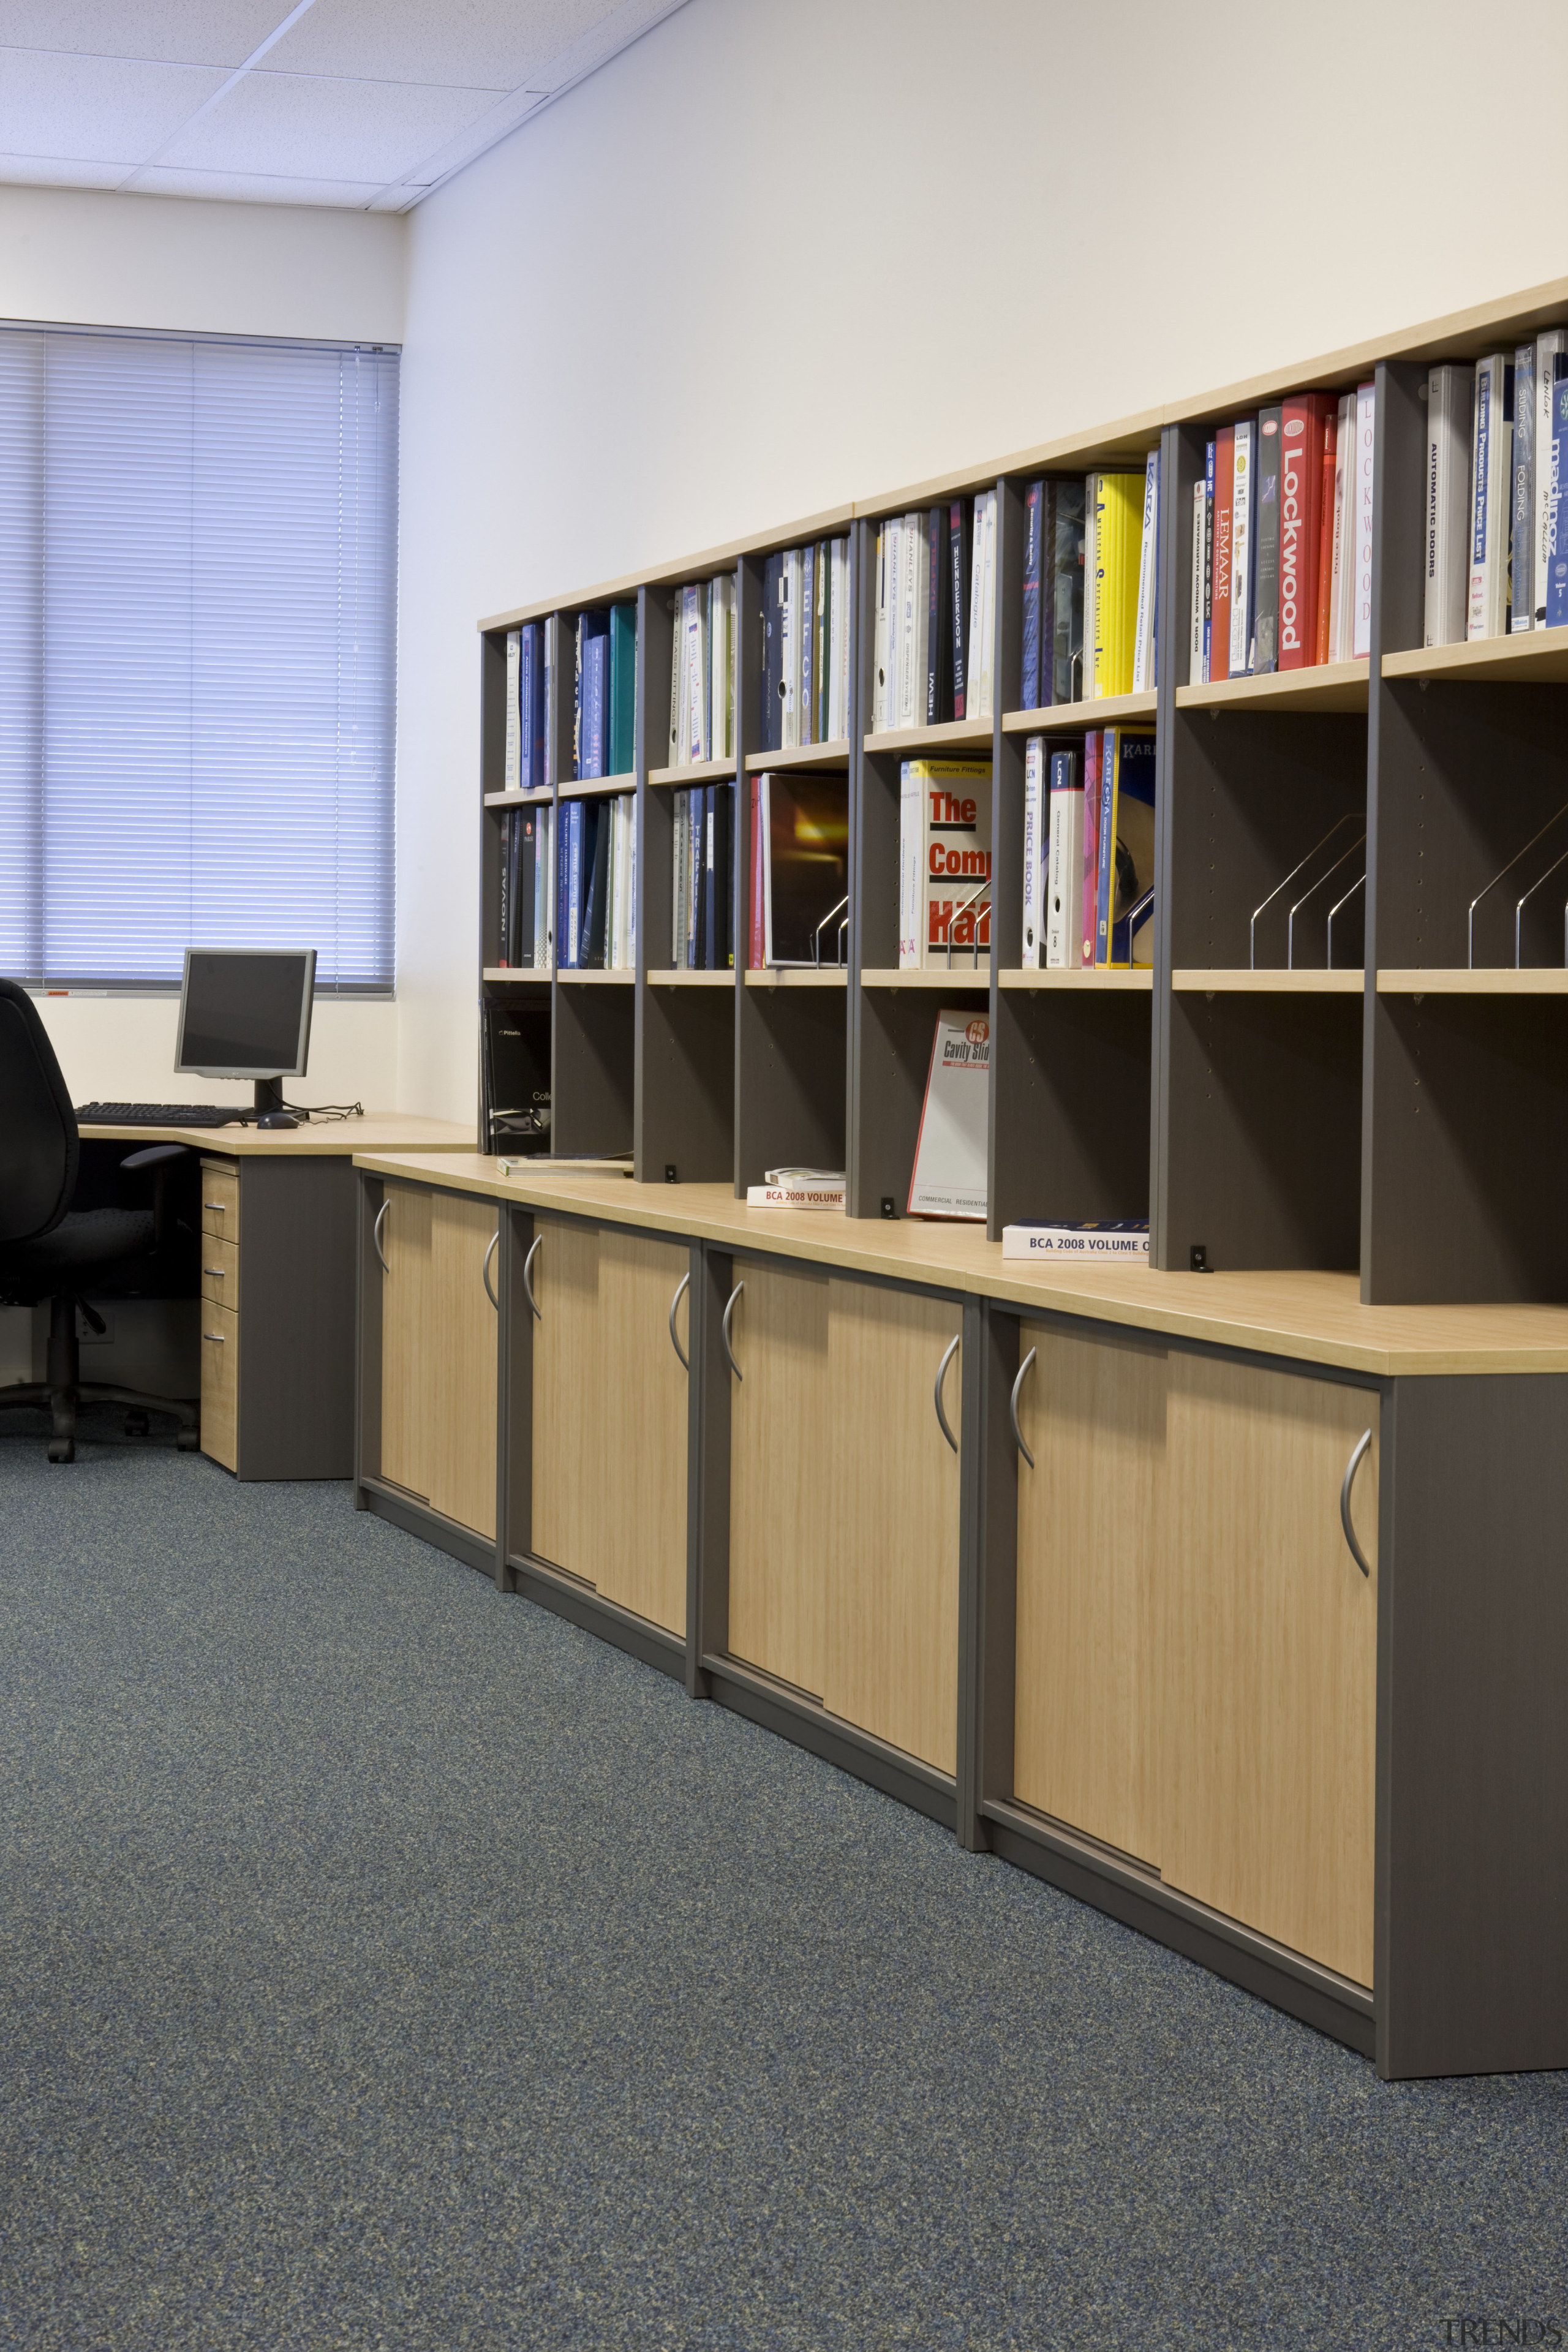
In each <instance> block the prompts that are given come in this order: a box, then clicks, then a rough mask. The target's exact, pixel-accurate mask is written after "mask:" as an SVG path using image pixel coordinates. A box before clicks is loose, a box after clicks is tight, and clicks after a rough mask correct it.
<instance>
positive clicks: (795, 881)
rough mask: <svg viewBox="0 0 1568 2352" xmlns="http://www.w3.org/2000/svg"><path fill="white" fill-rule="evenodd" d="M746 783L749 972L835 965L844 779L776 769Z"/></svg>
mask: <svg viewBox="0 0 1568 2352" xmlns="http://www.w3.org/2000/svg"><path fill="white" fill-rule="evenodd" d="M749 782H750V785H751V818H752V866H751V895H750V908H751V922H750V940H749V948H748V953H749V958H750V962H751V968H752V971H766V970H767V969H769V968H770V967H773V966H776V967H781V968H783V967H794V966H800V965H816V964H835V965H836V964H837V962H838V961H839V955H838V940H839V936H840V930H839V922H838V921H837V920H836V917H839V916H841V914H842V911H843V904H844V899H845V897H846V894H847V890H848V887H849V793H848V786H847V779H846V778H845V777H844V776H842V775H832V774H818V773H816V772H813V771H812V770H811V769H809V768H783V769H778V770H772V769H765V770H763V772H762V773H761V774H760V775H753V776H752V777H751V778H750V779H749Z"/></svg>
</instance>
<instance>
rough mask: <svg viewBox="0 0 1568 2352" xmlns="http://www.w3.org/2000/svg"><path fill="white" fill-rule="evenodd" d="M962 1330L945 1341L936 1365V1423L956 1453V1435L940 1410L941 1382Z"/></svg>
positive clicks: (955, 1353)
mask: <svg viewBox="0 0 1568 2352" xmlns="http://www.w3.org/2000/svg"><path fill="white" fill-rule="evenodd" d="M961 1339H963V1332H962V1331H955V1332H954V1333H953V1335H952V1339H950V1340H949V1341H948V1343H947V1347H946V1349H945V1351H944V1353H943V1356H942V1361H941V1363H940V1364H939V1365H938V1366H937V1368H936V1418H937V1423H938V1426H939V1427H940V1429H941V1431H942V1435H943V1436H944V1437H945V1438H946V1440H947V1442H948V1444H950V1445H951V1446H952V1450H953V1452H954V1453H955V1454H956V1453H957V1451H958V1440H957V1438H956V1437H954V1435H953V1433H952V1427H951V1425H950V1423H949V1422H948V1418H947V1414H946V1413H945V1412H943V1410H942V1382H943V1381H945V1380H946V1378H947V1368H948V1366H949V1364H951V1363H952V1360H953V1358H954V1356H956V1355H957V1353H958V1343H959V1341H960V1340H961Z"/></svg>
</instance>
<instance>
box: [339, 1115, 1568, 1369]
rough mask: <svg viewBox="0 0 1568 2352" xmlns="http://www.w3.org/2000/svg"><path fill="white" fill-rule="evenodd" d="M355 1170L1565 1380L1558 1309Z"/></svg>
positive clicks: (1564, 1333)
mask: <svg viewBox="0 0 1568 2352" xmlns="http://www.w3.org/2000/svg"><path fill="white" fill-rule="evenodd" d="M367 1124H368V1122H367ZM354 1165H355V1167H356V1168H363V1169H364V1170H366V1171H368V1172H369V1173H371V1174H373V1175H380V1176H394V1177H402V1178H403V1179H405V1181H409V1182H426V1183H438V1184H441V1185H444V1186H446V1187H447V1188H448V1189H450V1190H453V1191H457V1192H478V1193H482V1194H484V1195H486V1196H488V1197H489V1198H490V1199H493V1200H499V1201H511V1202H516V1203H517V1204H518V1205H519V1206H520V1207H522V1208H541V1209H556V1210H563V1211H565V1212H567V1213H573V1212H574V1213H576V1214H578V1215H580V1216H593V1217H602V1218H605V1219H607V1220H608V1221H609V1222H611V1223H616V1224H626V1225H639V1226H641V1227H643V1228H644V1229H645V1230H646V1231H649V1232H654V1233H664V1234H681V1235H684V1236H689V1237H691V1238H695V1239H697V1240H700V1241H707V1242H713V1243H717V1244H720V1245H721V1247H724V1248H727V1249H731V1250H733V1251H735V1252H736V1253H737V1254H742V1253H744V1252H745V1251H747V1250H752V1251H758V1252H763V1253H765V1254H767V1255H773V1256H781V1257H794V1258H800V1259H803V1260H804V1261H805V1262H806V1263H807V1264H810V1265H821V1266H825V1267H828V1268H831V1269H833V1270H835V1271H840V1272H845V1273H851V1274H868V1275H879V1276H883V1277H884V1278H888V1279H891V1280H894V1281H903V1282H918V1283H923V1284H927V1285H929V1286H931V1287H933V1288H936V1289H945V1290H953V1291H958V1292H961V1293H962V1292H968V1293H972V1294H974V1295H977V1296H983V1297H987V1298H994V1299H998V1300H1001V1301H1003V1302H1004V1303H1005V1305H1007V1306H1010V1307H1020V1308H1022V1309H1023V1310H1024V1311H1025V1312H1026V1313H1027V1312H1029V1311H1030V1310H1033V1311H1034V1312H1035V1313H1037V1314H1048V1313H1056V1314H1061V1315H1079V1316H1083V1317H1084V1318H1087V1319H1088V1320H1089V1321H1092V1322H1097V1323H1111V1324H1120V1325H1121V1326H1122V1327H1123V1328H1131V1329H1135V1330H1142V1331H1149V1332H1156V1333H1164V1334H1166V1335H1167V1336H1169V1337H1170V1338H1173V1339H1199V1340H1207V1341H1209V1342H1211V1343H1212V1344H1214V1345H1216V1346H1221V1347H1229V1348H1250V1349H1257V1350H1258V1353H1260V1354H1263V1355H1270V1356H1287V1357H1291V1358H1293V1359H1295V1360H1297V1361H1299V1362H1304V1363H1315V1364H1325V1365H1335V1366H1338V1367H1340V1368H1341V1369H1342V1370H1345V1371H1355V1372H1363V1373H1370V1374H1372V1375H1373V1376H1374V1377H1377V1378H1380V1379H1385V1380H1388V1379H1394V1378H1396V1377H1400V1376H1408V1375H1411V1374H1426V1375H1437V1374H1449V1375H1452V1374H1458V1373H1474V1372H1481V1373H1493V1372H1515V1373H1518V1372H1564V1371H1568V1307H1510V1306H1459V1307H1451V1306H1446V1307H1363V1305H1362V1303H1361V1298H1360V1295H1359V1289H1358V1286H1357V1281H1356V1277H1355V1276H1354V1275H1352V1274H1316V1273H1300V1272H1293V1271H1289V1270H1287V1271H1282V1272H1278V1273H1240V1274H1226V1273H1223V1272H1222V1273H1216V1274H1159V1273H1154V1272H1152V1271H1151V1270H1150V1269H1149V1268H1148V1267H1146V1266H1130V1265H1116V1266H1109V1265H1108V1266H1093V1267H1088V1266H1068V1265H1057V1266H1052V1267H1048V1268H1047V1267H1044V1266H1037V1265H1027V1264H1025V1263H1023V1262H1020V1261H1019V1260H1016V1259H1005V1258H1004V1257H1003V1255H1002V1245H1001V1244H1000V1243H999V1242H990V1241H987V1240H986V1238H985V1235H984V1232H983V1231H982V1230H981V1229H980V1228H979V1227H978V1226H970V1225H948V1224H926V1223H920V1222H919V1221H917V1220H915V1219H912V1218H911V1219H900V1220H899V1222H898V1223H881V1222H879V1220H877V1219H875V1218H846V1217H842V1216H837V1215H835V1214H833V1213H822V1212H820V1211H808V1210H799V1209H748V1208H747V1207H746V1205H745V1203H744V1202H741V1201H737V1200H736V1198H735V1196H734V1193H733V1192H731V1188H730V1187H729V1185H728V1184H679V1185H672V1184H637V1183H634V1182H633V1181H630V1179H628V1178H626V1177H624V1176H619V1175H614V1174H607V1173H595V1174H588V1173H583V1174H567V1173H564V1172H559V1173H552V1172H551V1171H550V1167H549V1162H548V1161H544V1160H542V1161H539V1162H537V1163H533V1164H528V1163H522V1162H519V1161H517V1160H513V1161H511V1163H510V1167H511V1173H510V1175H509V1176H502V1175H501V1173H500V1164H499V1162H498V1161H496V1160H488V1159H484V1158H481V1157H480V1156H479V1154H478V1153H474V1152H458V1151H452V1152H445V1151H443V1152H437V1153H430V1152H398V1151H382V1150H359V1151H357V1152H356V1153H355V1155H354Z"/></svg>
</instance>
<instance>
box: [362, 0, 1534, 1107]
mask: <svg viewBox="0 0 1568 2352" xmlns="http://www.w3.org/2000/svg"><path fill="white" fill-rule="evenodd" d="M1509 27H1510V29H1509V37H1508V39H1507V40H1506V41H1502V42H1497V43H1489V42H1485V41H1480V42H1478V41H1477V40H1476V39H1475V38H1474V23H1473V16H1472V13H1471V12H1470V11H1469V10H1468V9H1461V8H1460V7H1459V6H1458V5H1456V0H1432V5H1415V4H1414V0H1371V5H1363V6H1361V7H1359V8H1357V9H1356V10H1355V11H1354V12H1353V13H1352V15H1351V16H1345V17H1343V18H1339V17H1336V18H1334V19H1333V20H1332V31H1331V37H1329V38H1325V39H1321V40H1319V39H1315V38H1312V37H1303V26H1302V23H1301V20H1300V17H1299V16H1298V15H1297V14H1295V13H1293V12H1290V11H1288V10H1283V9H1272V10H1271V9H1267V8H1265V9H1262V10H1254V11H1253V12H1252V13H1251V14H1250V15H1248V16H1247V19H1246V29H1245V37H1243V38H1242V39H1240V40H1239V41H1238V40H1237V37H1236V17H1235V12H1234V10H1232V9H1229V8H1226V7H1223V6H1221V5H1219V0H1187V5H1184V6H1183V7H1181V8H1170V7H1167V6H1163V5H1155V0H1120V5H1119V0H1101V5H1099V6H1096V7H1092V8H1090V7H1085V6H1082V5H1073V6H1068V5H1063V0H964V5H962V6H957V7H955V6H953V5H952V0H690V5H689V6H687V7H686V8H684V9H682V10H681V11H680V12H679V14H678V15H677V16H673V17H671V18H669V19H668V20H667V21H666V22H665V23H664V24H662V25H661V26H658V28H657V29H656V30H655V31H654V32H652V33H651V34H650V35H648V36H647V37H646V38H645V39H644V40H642V41H641V42H639V43H638V44H637V47H634V48H632V49H630V50H628V51H626V53H625V54H623V55H622V56H621V57H620V58H616V59H615V60H614V61H613V62H612V63H611V64H610V65H609V66H608V67H606V68H604V69H603V70H602V71H601V72H599V73H598V74H596V75H595V76H594V77H593V78H592V79H590V80H588V81H587V82H585V83H584V84H583V85H581V86H580V87H579V88H578V89H576V90H575V91H574V92H573V93H572V94H571V95H570V96H569V97H567V98H566V99H564V100H562V101H561V102H560V103H559V104H557V105H556V106H554V107H552V109H550V110H549V111H548V112H546V113H545V114H543V115H542V116H541V117H540V118H539V119H538V120H537V121H535V122H533V123H532V124H531V125H529V126H527V127H525V128H524V129H522V130H521V131H518V132H517V133H515V134H514V135H513V136H512V138H510V140H509V141H507V142H505V143H504V144H503V145H501V146H500V147H499V148H496V149H494V150H492V151H491V152H490V153H489V155H488V156H485V157H483V158H481V159H480V160H479V163H475V164H473V165H471V166H470V167H469V169H468V171H467V172H465V173H461V174H460V175H459V176H458V178H457V179H456V180H454V181H452V182H451V183H449V184H447V187H445V188H444V189H442V190H441V191H440V192H439V193H438V194H436V195H435V196H433V197H431V198H429V199H428V200H427V201H426V203H425V204H424V205H422V206H421V207H420V208H419V210H418V211H416V213H415V214H414V215H412V218H411V227H410V248H409V280H408V310H407V323H406V328H405V362H404V378H403V383H404V394H403V397H404V408H403V481H404V501H403V520H402V529H403V591H402V629H403V637H402V671H401V675H402V688H401V693H402V707H401V786H400V793H401V797H400V819H399V859H400V872H401V895H400V925H401V936H402V958H401V978H400V986H401V992H402V996H401V1003H402V1017H401V1022H400V1028H399V1051H400V1057H401V1069H402V1079H401V1097H400V1098H401V1099H402V1100H403V1101H404V1102H405V1103H406V1104H409V1105H413V1104H414V1103H416V1102H417V1103H418V1105H419V1107H420V1108H428V1109H431V1110H436V1109H440V1110H442V1111H444V1112H446V1113H447V1114H448V1115H449V1116H454V1117H456V1116H458V1115H459V1114H467V1112H468V1109H469V1107H470V1104H471V1100H472V1092H473V1081H472V1069H473V1052H472V1036H473V1026H474V1020H475V1014H474V971H475V961H476V957H477V952H478V950H477V924H478V884H477V873H476V866H477V832H478V827H477V824H476V822H475V812H474V793H475V782H476V776H477V772H478V708H477V700H478V698H477V690H476V689H477V677H478V665H477V654H476V646H475V637H474V624H475V622H476V621H477V620H478V619H479V616H480V615H481V614H488V613H493V612H497V611H500V610H503V609H504V608H506V607H507V606H509V605H510V604H521V603H523V602H526V601H529V600H531V599H532V598H534V597H538V596H544V595H552V594H555V593H566V592H568V591H570V590H571V589H573V588H574V587H577V586H585V585H587V584H589V583H592V582H594V581H595V580H598V579H604V578H606V577H610V576H613V575H615V574H616V573H619V572H627V571H633V570H636V569H637V567H639V566H640V565H642V564H644V563H652V562H660V561H662V560H664V559H666V558H670V557H676V556H679V554H681V553H682V552H683V551H689V550H696V549H699V548H702V547H705V546H710V545H713V544H715V543H716V542H719V541H723V540H726V539H729V538H731V537H734V536H738V535H740V534H742V533H743V532H746V531H748V530H753V529H763V528H766V527H768V526H769V525H771V524H773V523H774V522H780V523H782V522H785V521H787V520H789V519H790V518H792V517H793V516H795V515H803V514H806V513H809V512H810V511H812V510H813V509H817V508H821V507H824V506H826V505H829V504H831V503H834V502H837V501H838V500H841V499H848V498H851V497H861V498H865V497H869V496H871V495H873V494H874V493H876V492H877V491H878V490H879V489H880V488H895V487H897V486H898V485H899V484H900V483H902V482H908V481H913V480H916V479H919V478H921V476H924V475H929V474H932V473H937V472H941V471H943V470H945V469H947V468H950V467H958V466H963V465H965V464H967V463H968V462H970V461H971V460H976V461H978V460H984V459H986V458H989V457H993V456H1001V455H1003V454H1004V453H1005V452H1008V451H1011V450H1015V449H1018V448H1021V447H1026V446H1028V445H1029V444H1031V443H1033V442H1036V441H1039V440H1044V439H1047V438H1049V437H1051V436H1055V435H1057V434H1059V433H1067V432H1070V431H1072V430H1074V429H1075V428H1077V427H1079V426H1083V425H1093V424H1095V423H1098V422H1104V421H1109V420H1110V419H1112V418H1116V417H1120V416H1124V415H1131V414H1132V413H1134V412H1136V411H1138V410H1141V409H1144V408H1149V407H1154V406H1157V405H1159V404H1162V403H1163V402H1165V401H1167V400H1170V399H1174V398H1179V397H1181V396H1182V395H1183V394H1189V393H1202V392H1203V391H1204V390H1205V388H1208V387H1211V386H1218V385H1221V384H1224V383H1228V382H1233V381H1235V380H1237V378H1240V377H1242V376H1245V375H1247V374H1249V373H1255V372H1257V371H1258V370H1261V369H1263V368H1265V367H1273V366H1275V365H1283V364H1285V363H1287V362H1289V361H1290V360H1292V359H1293V358H1295V357H1297V356H1300V357H1301V358H1303V359H1306V358H1310V356H1312V355H1313V354H1315V353H1318V352H1326V351H1330V350H1332V349H1334V348H1335V347H1336V346H1339V345H1341V344H1343V343H1347V342H1351V341H1357V340H1359V339H1361V338H1362V337H1363V336H1367V335H1372V334H1377V333H1381V332H1384V331H1388V330H1393V329H1395V328H1397V327H1399V326H1400V325H1401V324H1403V323H1405V322H1414V321H1416V320H1421V319H1424V318H1427V317H1430V316H1433V315H1436V314H1438V313H1441V312H1444V311H1447V310H1453V309H1457V308H1460V307H1462V306H1463V305H1465V304H1467V303H1468V302H1470V301H1479V300H1483V299H1489V298H1490V297H1492V296H1495V295H1500V294H1505V293H1507V292H1509V291H1510V290H1512V289H1521V288H1524V287H1528V286H1531V285H1534V284H1536V283H1538V282H1540V281H1542V280H1543V279H1545V278H1550V277H1552V276H1553V275H1554V274H1556V273H1557V272H1559V271H1561V270H1562V269H1563V242H1562V237H1561V233H1560V226H1559V222H1560V210H1561V208H1560V205H1559V203H1558V194H1559V191H1558V186H1557V181H1558V177H1559V173H1558V166H1557V163H1556V160H1555V152H1554V149H1553V147H1552V142H1550V141H1535V142H1531V141H1526V142H1523V144H1522V146H1521V144H1520V142H1517V141H1514V142H1512V143H1511V144H1510V148H1509V153H1510V167H1509V174H1508V180H1507V184H1506V187H1505V185H1504V184H1503V183H1502V181H1498V182H1497V183H1496V184H1495V185H1492V186H1490V187H1489V189H1488V191H1487V193H1486V194H1483V195H1480V196H1479V197H1478V195H1477V194H1476V192H1475V188H1474V185H1473V179H1474V175H1473V173H1469V172H1468V169H1467V165H1468V158H1469V157H1470V156H1471V155H1472V154H1473V153H1474V152H1476V143H1477V140H1478V138H1479V139H1481V140H1482V141H1483V142H1484V141H1485V139H1486V137H1487V136H1488V135H1490V136H1491V137H1493V138H1504V137H1505V135H1506V126H1507V125H1508V124H1509V123H1510V121H1512V120H1513V119H1514V115H1515V113H1516V110H1517V90H1516V89H1515V87H1514V76H1515V74H1516V71H1517V60H1518V58H1520V57H1528V58H1530V59H1531V79H1532V81H1533V82H1534V83H1535V84H1536V86H1537V87H1539V88H1542V89H1552V88H1555V87H1557V86H1558V85H1559V83H1560V81H1561V80H1562V79H1563V69H1564V68H1565V67H1568V12H1564V11H1563V9H1562V8H1561V7H1560V6H1558V5H1554V0H1523V6H1522V11H1521V13H1517V14H1516V15H1515V16H1511V17H1510V20H1509ZM1216 60H1219V61H1222V63H1221V65H1220V67H1219V68H1218V69H1217V70H1216ZM1107 68H1109V72H1107ZM1097 89H1103V92H1104V96H1105V98H1106V100H1108V102H1109V103H1110V106H1111V107H1112V108H1113V110H1114V122H1113V124H1112V126H1111V129H1110V136H1109V137H1107V138H1105V139H1104V141H1103V153H1104V158H1105V161H1104V163H1103V166H1097V165H1096V163H1095V160H1094V141H1095V137H1096V133H1097V121H1098V120H1099V114H1098V110H1097V108H1096V104H1095V98H1096V92H1097ZM1487 126H1489V131H1488V129H1487ZM1230 192H1234V194H1231V193H1230Z"/></svg>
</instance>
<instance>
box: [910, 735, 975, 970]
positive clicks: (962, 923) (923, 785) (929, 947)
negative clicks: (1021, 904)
mask: <svg viewBox="0 0 1568 2352" xmlns="http://www.w3.org/2000/svg"><path fill="white" fill-rule="evenodd" d="M990 948H991V762H990V761H989V760H905V761H903V762H902V763H901V765H900V791H899V964H900V970H903V971H910V970H919V969H921V968H922V967H925V966H928V965H929V966H935V965H939V964H946V963H948V962H949V961H950V960H951V959H950V952H949V951H950V950H951V951H952V954H954V955H956V954H963V955H964V956H967V957H968V958H969V959H970V961H971V962H972V963H973V962H975V961H978V960H980V959H982V958H984V957H988V956H989V953H990Z"/></svg>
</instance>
